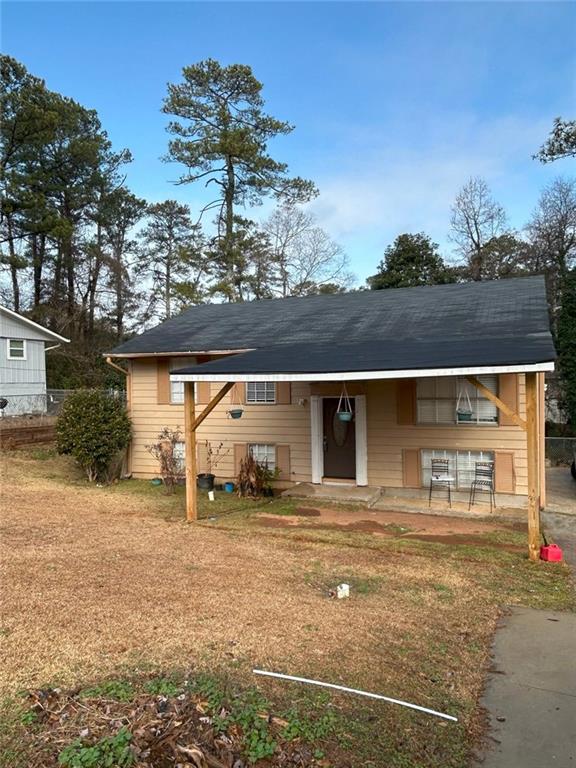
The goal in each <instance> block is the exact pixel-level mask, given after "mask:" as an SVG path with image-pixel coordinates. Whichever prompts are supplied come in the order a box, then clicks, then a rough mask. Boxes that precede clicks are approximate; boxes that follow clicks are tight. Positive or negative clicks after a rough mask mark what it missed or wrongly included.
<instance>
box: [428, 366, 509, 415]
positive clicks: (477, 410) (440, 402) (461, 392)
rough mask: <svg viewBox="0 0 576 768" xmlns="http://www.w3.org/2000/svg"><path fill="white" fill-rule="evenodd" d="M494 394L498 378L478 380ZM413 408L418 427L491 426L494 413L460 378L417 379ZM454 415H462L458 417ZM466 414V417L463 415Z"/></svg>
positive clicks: (492, 408) (491, 376)
mask: <svg viewBox="0 0 576 768" xmlns="http://www.w3.org/2000/svg"><path fill="white" fill-rule="evenodd" d="M477 378H478V381H480V382H481V383H482V384H484V386H485V387H487V388H488V389H489V390H490V391H491V392H494V394H497V393H498V376H495V375H488V376H478V377H477ZM416 392H417V394H416V397H417V407H418V423H419V424H464V425H465V424H470V423H472V424H495V423H497V422H498V409H497V408H496V406H495V405H494V403H492V402H491V401H490V400H488V399H487V398H486V397H484V396H483V395H482V393H481V392H480V390H478V389H476V387H475V386H474V385H473V384H470V382H469V381H467V380H466V379H464V378H452V377H448V376H438V377H436V378H429V379H418V383H417V390H416ZM457 411H460V412H462V413H461V415H460V416H458V413H457ZM468 413H469V416H468V415H466V414H468Z"/></svg>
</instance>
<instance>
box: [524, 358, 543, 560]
mask: <svg viewBox="0 0 576 768" xmlns="http://www.w3.org/2000/svg"><path fill="white" fill-rule="evenodd" d="M537 392H538V382H537V378H536V374H535V373H527V374H526V443H527V448H528V555H529V557H530V560H533V561H538V559H539V557H540V500H539V493H538V486H539V477H540V474H539V468H538V397H537Z"/></svg>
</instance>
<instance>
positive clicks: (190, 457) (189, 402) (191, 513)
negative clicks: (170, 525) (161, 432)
mask: <svg viewBox="0 0 576 768" xmlns="http://www.w3.org/2000/svg"><path fill="white" fill-rule="evenodd" d="M195 417H196V414H195V406H194V382H193V381H185V382H184V450H185V452H186V520H187V521H188V522H192V521H194V520H197V519H198V507H197V504H196V495H197V493H196V474H197V472H196V429H195V427H194V422H195V420H196V418H195Z"/></svg>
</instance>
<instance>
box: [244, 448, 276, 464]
mask: <svg viewBox="0 0 576 768" xmlns="http://www.w3.org/2000/svg"><path fill="white" fill-rule="evenodd" d="M249 448H250V453H251V454H252V456H253V457H254V459H255V461H257V462H258V464H266V465H267V467H268V469H271V470H274V469H276V448H275V446H273V445H265V444H263V443H252V445H250V446H249Z"/></svg>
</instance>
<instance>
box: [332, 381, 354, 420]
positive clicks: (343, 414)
mask: <svg viewBox="0 0 576 768" xmlns="http://www.w3.org/2000/svg"><path fill="white" fill-rule="evenodd" d="M353 415H354V413H353V411H352V403H351V402H350V398H349V397H348V392H347V390H346V384H344V386H343V387H342V393H341V394H340V400H338V408H337V409H336V416H337V417H338V419H339V421H352V417H353Z"/></svg>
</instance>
